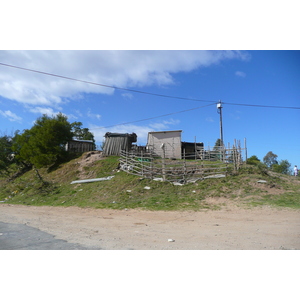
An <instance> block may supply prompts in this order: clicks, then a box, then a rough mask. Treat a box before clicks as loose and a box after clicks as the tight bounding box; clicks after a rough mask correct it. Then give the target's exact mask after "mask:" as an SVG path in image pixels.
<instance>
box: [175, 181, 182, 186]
mask: <svg viewBox="0 0 300 300" xmlns="http://www.w3.org/2000/svg"><path fill="white" fill-rule="evenodd" d="M173 185H180V186H181V185H183V184H182V183H180V182H176V181H174V182H173Z"/></svg>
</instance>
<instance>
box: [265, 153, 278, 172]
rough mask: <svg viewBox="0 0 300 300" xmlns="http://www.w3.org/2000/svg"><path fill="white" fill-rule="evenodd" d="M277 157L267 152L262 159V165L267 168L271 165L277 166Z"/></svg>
mask: <svg viewBox="0 0 300 300" xmlns="http://www.w3.org/2000/svg"><path fill="white" fill-rule="evenodd" d="M277 157H278V155H276V154H274V153H273V152H272V151H269V152H268V153H267V154H266V155H265V157H264V158H263V161H264V164H265V165H266V166H267V167H268V168H271V167H272V166H273V165H277V164H278V161H277Z"/></svg>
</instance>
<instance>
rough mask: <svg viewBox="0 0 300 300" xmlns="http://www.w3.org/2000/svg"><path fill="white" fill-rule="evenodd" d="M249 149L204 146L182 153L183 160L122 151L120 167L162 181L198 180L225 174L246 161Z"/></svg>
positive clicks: (143, 152) (134, 173) (182, 181)
mask: <svg viewBox="0 0 300 300" xmlns="http://www.w3.org/2000/svg"><path fill="white" fill-rule="evenodd" d="M245 153H246V148H241V147H240V144H239V143H236V145H234V146H233V147H231V148H225V147H214V148H213V149H211V150H210V149H206V150H205V149H201V150H199V151H195V153H193V154H186V153H185V152H183V153H182V159H176V160H175V159H168V158H165V157H164V155H163V157H160V156H157V155H155V154H154V153H152V152H147V151H129V152H127V151H121V155H120V168H121V169H122V170H123V171H125V172H127V173H130V174H133V175H137V176H141V177H144V178H150V179H154V180H160V181H170V182H178V183H188V182H196V181H197V180H201V179H204V178H217V177H225V176H227V175H228V173H229V170H232V169H234V170H238V169H239V168H240V166H241V165H242V164H243V162H244V161H245V159H244V157H245Z"/></svg>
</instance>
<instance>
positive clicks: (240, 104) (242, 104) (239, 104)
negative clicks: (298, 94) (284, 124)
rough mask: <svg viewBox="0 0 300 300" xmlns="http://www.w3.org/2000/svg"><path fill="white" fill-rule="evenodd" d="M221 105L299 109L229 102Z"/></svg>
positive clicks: (295, 107)
mask: <svg viewBox="0 0 300 300" xmlns="http://www.w3.org/2000/svg"><path fill="white" fill-rule="evenodd" d="M222 104H227V105H238V106H252V107H266V108H287V109H300V107H297V106H294V107H292V106H277V105H262V104H244V103H230V102H222Z"/></svg>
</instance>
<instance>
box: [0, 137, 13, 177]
mask: <svg viewBox="0 0 300 300" xmlns="http://www.w3.org/2000/svg"><path fill="white" fill-rule="evenodd" d="M12 141H13V139H12V137H10V136H8V135H3V136H1V137H0V174H3V175H6V176H10V175H9V174H10V172H9V166H10V165H11V164H12V159H13V155H12V154H13V153H12V149H11V147H12Z"/></svg>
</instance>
